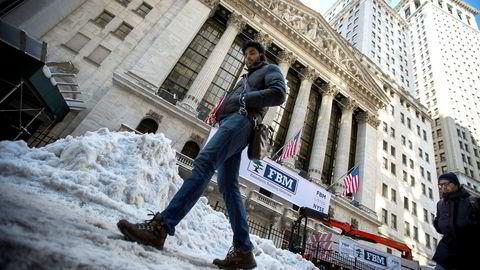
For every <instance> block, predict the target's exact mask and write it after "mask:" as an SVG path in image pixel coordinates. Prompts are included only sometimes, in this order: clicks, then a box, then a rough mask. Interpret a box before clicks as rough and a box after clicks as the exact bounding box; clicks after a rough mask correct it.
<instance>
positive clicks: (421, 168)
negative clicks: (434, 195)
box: [420, 166, 425, 178]
mask: <svg viewBox="0 0 480 270" xmlns="http://www.w3.org/2000/svg"><path fill="white" fill-rule="evenodd" d="M420 175H421V176H422V178H425V169H424V168H423V167H422V166H420Z"/></svg>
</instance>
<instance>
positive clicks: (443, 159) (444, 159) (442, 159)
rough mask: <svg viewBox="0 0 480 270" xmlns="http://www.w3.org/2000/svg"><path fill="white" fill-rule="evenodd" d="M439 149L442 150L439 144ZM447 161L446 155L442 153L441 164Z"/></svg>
mask: <svg viewBox="0 0 480 270" xmlns="http://www.w3.org/2000/svg"><path fill="white" fill-rule="evenodd" d="M439 148H440V144H439ZM445 161H447V158H446V157H445V153H440V162H445Z"/></svg>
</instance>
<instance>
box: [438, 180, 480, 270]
mask: <svg viewBox="0 0 480 270" xmlns="http://www.w3.org/2000/svg"><path fill="white" fill-rule="evenodd" d="M438 189H439V190H440V194H441V196H442V198H441V199H440V201H439V202H438V203H437V216H436V217H435V219H434V221H433V226H434V227H435V229H436V230H437V232H438V233H440V234H443V237H442V239H441V240H440V242H439V243H438V246H437V250H436V251H435V255H434V256H433V260H434V261H435V262H436V263H437V266H436V267H435V270H445V269H448V270H453V269H455V270H463V269H478V268H477V267H475V264H476V257H475V256H478V255H479V254H478V252H475V251H477V250H478V245H479V244H480V210H479V208H480V207H479V203H480V202H479V198H476V197H472V196H471V195H470V194H469V193H468V192H467V191H466V190H465V189H464V188H463V187H462V186H461V185H460V182H459V181H458V178H457V176H456V175H455V174H454V173H451V172H450V173H445V174H442V175H440V177H439V178H438ZM475 253H476V254H475Z"/></svg>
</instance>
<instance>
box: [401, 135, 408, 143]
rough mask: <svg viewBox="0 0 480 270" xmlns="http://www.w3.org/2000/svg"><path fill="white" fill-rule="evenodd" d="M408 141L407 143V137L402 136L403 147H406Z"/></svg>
mask: <svg viewBox="0 0 480 270" xmlns="http://www.w3.org/2000/svg"><path fill="white" fill-rule="evenodd" d="M406 141H407V139H406V138H405V136H403V135H402V145H404V146H405V145H406Z"/></svg>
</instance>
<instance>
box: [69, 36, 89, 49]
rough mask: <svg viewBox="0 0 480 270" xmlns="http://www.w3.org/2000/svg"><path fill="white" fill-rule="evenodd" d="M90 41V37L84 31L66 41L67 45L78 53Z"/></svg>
mask: <svg viewBox="0 0 480 270" xmlns="http://www.w3.org/2000/svg"><path fill="white" fill-rule="evenodd" d="M89 41H90V38H89V37H87V36H85V35H84V34H82V33H77V34H75V36H73V37H72V38H71V39H70V40H69V41H67V43H65V46H66V47H67V48H69V49H70V50H72V51H74V52H76V53H78V52H79V51H80V50H81V49H82V48H83V46H85V45H86V44H87V43H88V42H89Z"/></svg>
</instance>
